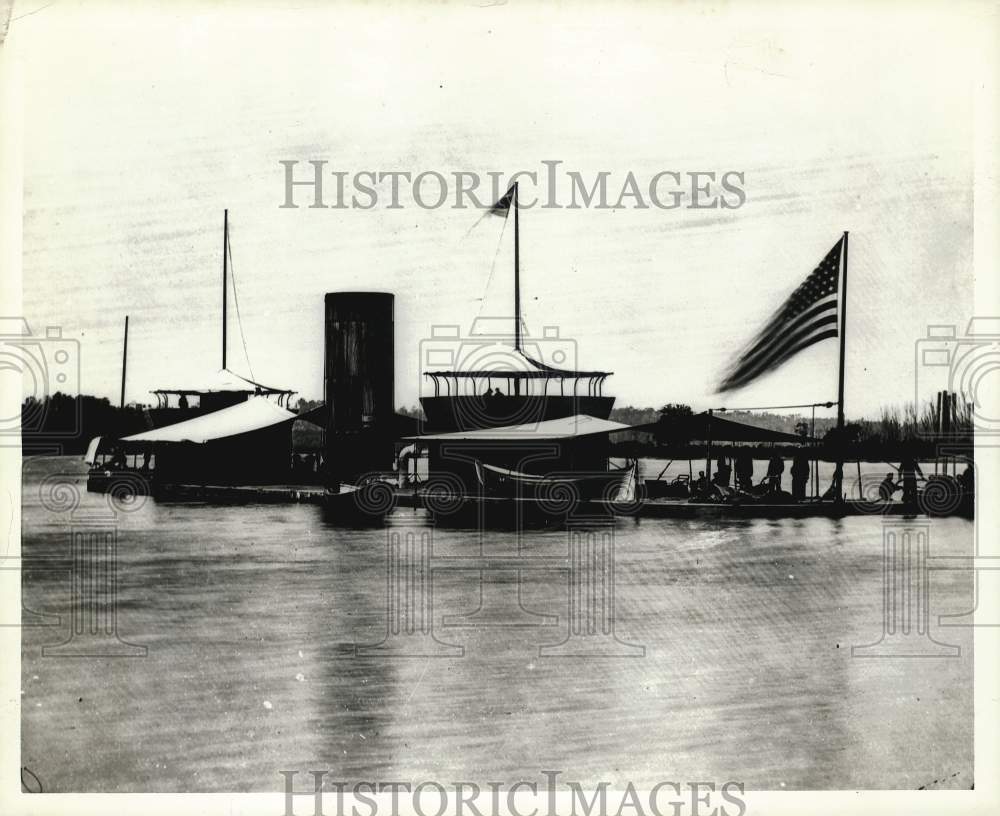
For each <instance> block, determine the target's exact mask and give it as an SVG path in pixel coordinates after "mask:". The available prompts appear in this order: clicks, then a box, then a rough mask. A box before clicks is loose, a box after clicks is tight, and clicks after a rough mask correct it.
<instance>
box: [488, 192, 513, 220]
mask: <svg viewBox="0 0 1000 816" xmlns="http://www.w3.org/2000/svg"><path fill="white" fill-rule="evenodd" d="M516 201H517V185H516V184H513V185H511V188H510V189H509V190H508V191H507V195H505V196H504V197H503V198H501V199H500V200H499V201H498V202H497V203H496V204H494V205H493V206H492V207H490V215H502V216H505V217H506V215H507V214H508V213H509V212H510V208H511V206H512V205H513V204H514V203H515V202H516Z"/></svg>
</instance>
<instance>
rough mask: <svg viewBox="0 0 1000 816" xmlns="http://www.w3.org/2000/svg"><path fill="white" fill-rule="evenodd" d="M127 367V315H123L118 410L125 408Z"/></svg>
mask: <svg viewBox="0 0 1000 816" xmlns="http://www.w3.org/2000/svg"><path fill="white" fill-rule="evenodd" d="M127 365H128V315H125V343H124V345H123V346H122V395H121V399H120V400H119V402H118V407H119V408H124V407H125V368H126V366H127Z"/></svg>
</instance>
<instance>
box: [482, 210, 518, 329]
mask: <svg viewBox="0 0 1000 816" xmlns="http://www.w3.org/2000/svg"><path fill="white" fill-rule="evenodd" d="M509 220H510V219H508V218H506V217H504V219H503V227H501V228H500V237H499V238H497V249H496V252H494V253H493V263H492V264H490V276H489V277H488V278H487V279H486V286H484V287H483V297H482V299H481V300H480V301H479V312H478V313H477V314H476V317H477V318H479V317H482V316H483V308H484V307H485V306H486V294H487V292H489V290H490V284H491V283H493V273H494V272H496V271H497V258H499V257H500V247H502V246H503V236H504V233H505V232H507V221H509Z"/></svg>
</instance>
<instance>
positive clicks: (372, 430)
mask: <svg viewBox="0 0 1000 816" xmlns="http://www.w3.org/2000/svg"><path fill="white" fill-rule="evenodd" d="M393 301H394V296H393V295H391V294H389V293H388V292H330V293H328V294H327V295H326V348H325V362H324V367H323V368H324V392H325V396H326V406H327V411H328V420H327V431H326V448H327V452H326V463H327V473H328V475H329V477H330V480H331V482H333V481H338V482H339V481H345V482H353V481H355V480H356V479H357V478H358V477H360V476H363V475H364V474H366V473H370V472H373V471H382V470H391V468H392V454H393V441H394V439H393V427H394V423H393V419H394V416H395V399H394V390H393V389H394V379H395V365H394V354H393V345H394V323H393Z"/></svg>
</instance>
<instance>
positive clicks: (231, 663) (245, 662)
mask: <svg viewBox="0 0 1000 816" xmlns="http://www.w3.org/2000/svg"><path fill="white" fill-rule="evenodd" d="M662 464H665V463H661V464H660V467H662ZM686 467H687V465H686V462H685V463H684V469H685V470H686ZM646 470H647V474H649V473H650V471H652V475H655V472H656V471H657V470H659V467H657V466H656V465H655V464H654V463H651V464H650V466H649V467H647V469H646ZM57 472H62V473H74V474H77V475H76V476H75V477H74V479H75V481H76V483H77V485H78V487H79V489H80V491H81V498H80V505H79V507H78V508H77V509H76V511H75V513H74V514H72V515H71V514H70V513H68V512H57V511H55V510H53V509H50V508H47V507H45V506H43V504H42V503H41V500H40V484H41V482H42V480H43V479H44V478H45V477H46V476H47V475H49V474H51V473H57ZM873 472H875V473H879V474H881V473H883V472H884V468H883V467H881V466H876V467H875V468H873ZM82 474H83V466H82V464H81V463H80V462H79V460H73V459H69V458H63V459H35V460H29V461H27V462H26V464H25V486H24V492H23V504H24V509H23V533H24V535H23V554H24V556H25V557H27V558H31V559H37V560H34V561H33V562H32V563H35V564H37V565H42V566H45V565H46V564H47V565H48V566H49V567H50V569H39V570H32V571H28V572H26V574H25V578H24V584H23V586H24V603H25V606H26V607H27V609H29V610H31V612H32V613H36V614H39V615H48V616H53V615H60V616H61V624H60V625H53V626H30V627H26V628H25V629H24V639H23V651H22V657H23V678H22V684H23V687H22V697H21V703H22V753H23V758H22V764H23V765H25V766H27V767H28V768H30V769H31V770H32V771H33V772H34V773H35V774H36V775H37V777H38V778H39V779H40V780H41V782H42V784H43V785H44V789H45V790H47V791H125V790H131V791H186V790H187V791H223V790H248V791H250V790H253V791H279V790H281V789H282V785H283V779H282V777H280V776H279V774H278V771H279V769H299V770H300V771H302V772H304V771H305V770H306V769H309V768H330V769H332V770H333V773H334V775H335V777H336V778H338V779H341V780H348V781H352V780H360V779H381V780H413V781H418V780H422V779H442V780H459V779H462V780H471V781H479V782H481V783H485V782H486V781H487V780H506V781H514V780H516V779H540V772H541V770H542V769H551V768H557V769H562V770H563V771H564V777H563V778H564V779H576V780H581V781H585V782H591V783H595V782H597V781H599V780H602V779H607V780H610V781H612V782H614V783H616V784H619V785H624V784H625V783H626V782H627V781H629V780H631V781H633V782H634V783H635V784H636V785H637V786H640V785H643V784H645V785H646V786H649V785H651V784H654V783H655V782H657V781H659V780H664V779H667V780H729V779H734V780H739V781H743V782H744V783H745V784H746V785H747V787H748V788H751V789H764V788H768V789H781V788H785V789H796V788H824V787H834V788H872V787H883V788H916V787H919V786H921V785H926V784H930V783H932V782H933V781H934V780H942V779H947V780H948V781H947V782H945V783H944V784H945V785H952V786H955V787H968V786H970V785H971V784H972V665H973V664H972V639H971V637H970V636H969V630H968V629H963V628H954V627H948V628H941V627H939V626H938V625H937V616H938V615H939V614H959V613H963V612H966V611H968V610H970V609H971V608H972V605H973V603H972V578H971V574H970V573H963V572H935V573H933V574H932V576H931V597H930V607H931V621H932V633H933V634H934V635H935V637H936V638H937V639H938V640H939V641H942V642H946V643H949V644H954V645H957V646H959V647H960V648H961V654H960V656H958V657H952V658H945V657H937V658H928V659H914V658H899V657H896V658H880V659H860V658H854V657H852V655H851V646H852V645H861V644H866V643H871V642H873V641H876V640H878V639H879V637H880V635H881V632H882V625H883V624H882V620H883V619H882V606H881V603H882V595H881V587H882V520H881V519H880V518H877V517H875V518H873V517H854V518H848V519H844V520H842V521H831V520H826V519H813V520H805V521H792V520H790V521H764V520H761V521H701V520H693V521H691V520H688V521H674V520H652V519H650V520H640V521H638V522H637V521H633V520H627V521H620V522H619V523H617V524H616V525H615V527H614V554H615V565H616V572H615V578H616V581H615V596H614V605H615V634H616V636H617V641H613V640H611V639H610V638H609V639H605V640H604V641H602V642H603V643H605V644H606V645H607V646H608V650H610V651H612V652H617V653H618V656H605V657H600V658H595V657H580V656H577V657H553V656H548V655H540V652H539V647H540V646H542V645H545V644H553V643H559V642H560V641H563V640H565V639H566V638H567V634H568V631H569V630H568V623H567V611H568V603H569V600H568V599H569V589H568V579H567V575H568V574H569V573H568V572H567V570H566V569H565V567H564V566H560V564H562V562H561V561H560V559H561V558H562V557H563V556H565V554H566V552H567V533H566V532H565V531H558V530H554V531H545V532H530V533H527V534H525V535H524V537H523V538H522V540H521V541H520V547H521V550H522V553H521V554H522V556H523V557H524V558H525V559H526V561H525V563H529V562H528V561H527V559H530V558H532V557H534V558H535V559H536V560H535V561H534V562H530V567H529V568H526V569H524V570H522V572H521V575H520V581H518V573H517V572H515V571H513V570H510V569H507V570H503V569H490V570H483V571H481V572H480V571H478V570H476V569H455V568H453V567H455V566H456V565H457V566H461V564H460V563H458V561H457V559H458V557H461V556H470V555H476V554H479V553H480V552H486V553H487V554H489V555H491V556H493V557H494V559H502V558H503V557H505V556H510V555H514V554H516V552H517V547H518V545H519V544H518V541H517V539H516V538H515V536H514V534H513V533H491V534H490V535H489V537H488V538H487V539H486V540H485V541H480V540H479V539H478V537H477V535H476V534H475V533H474V532H471V531H463V530H449V529H442V528H438V529H435V530H433V552H434V559H435V560H434V561H433V562H432V564H434V565H435V567H436V569H435V572H434V577H433V589H434V595H433V627H434V632H435V635H436V637H437V638H438V641H439V642H443V643H447V644H452V645H453V646H456V647H464V656H462V657H449V656H441V655H439V656H437V657H392V658H386V657H384V656H380V655H378V654H377V653H363V654H362V655H360V656H355V646H356V645H358V644H360V645H364V644H374V643H378V642H379V641H382V640H383V639H384V638H385V636H386V629H387V610H386V603H387V600H386V598H387V585H388V586H391V585H392V582H391V581H390V582H388V584H387V575H386V549H387V548H386V540H387V534H386V531H385V530H382V529H378V530H343V529H336V528H334V527H332V526H330V525H329V524H327V523H325V522H324V519H323V513H322V511H321V509H320V508H318V507H314V506H309V505H288V506H284V505H282V506H256V507H210V506H177V505H174V506H170V505H157V504H155V503H153V502H152V501H149V502H146V503H145V504H144V505H143V506H142V507H140V508H138V509H135V510H133V511H131V512H127V513H119V514H118V515H117V529H118V581H119V607H118V608H119V613H118V634H119V636H120V637H121V638H122V639H123V640H124V641H128V642H130V643H133V644H141V645H143V646H145V647H146V648H147V649H148V654H147V656H145V657H138V658H120V657H119V658H109V657H99V658H94V657H90V658H87V657H77V658H70V657H53V656H45V657H43V656H42V647H43V646H44V645H47V644H58V643H60V642H62V641H65V640H66V639H67V637H68V635H69V623H68V621H69V611H70V597H71V590H70V583H69V576H68V573H67V572H66V571H65V570H63V571H60V570H59V569H58V567H59V566H60V565H62V566H65V565H66V564H67V563H68V557H69V554H70V551H71V547H70V541H71V538H70V535H71V534H70V530H71V525H73V524H76V525H77V526H82V524H83V516H84V514H85V513H87V512H96V511H100V510H102V509H106V508H107V504H106V501H105V498H104V497H103V496H100V495H90V494H87V493H86V492H84V489H85V485H84V479H83V477H82ZM396 522H397V524H398V525H400V526H402V527H403V528H404V529H408V528H412V529H414V530H415V531H416V532H417V534H418V535H419V534H421V533H422V532H426V528H425V520H424V519H423V517H422V516H421V515H419V514H414V513H413V511H402V513H401V514H400V515H399V516H398V517H397V518H396ZM921 523H923V522H921ZM972 531H973V527H972V524H971V523H970V522H968V521H965V520H961V519H935V520H934V521H932V522H931V524H930V541H931V551H932V552H931V554H932V555H934V554H942V555H944V554H949V555H954V554H970V553H971V552H972V547H973V541H972ZM477 563H479V562H477ZM497 564H498V565H499V566H505V565H506V566H509V562H501V561H497ZM52 567H56V568H54V569H53V568H52ZM448 567H452V568H448ZM518 583H520V598H521V607H518V605H517V597H518ZM481 604H482V607H483V608H482V610H481V611H480V613H479V614H478V615H477V616H475V617H472V618H469V617H468V616H469V614H470V613H472V612H474V611H475V610H476V609H477V608H478V607H480V605H481ZM522 607H523V608H522ZM525 610H527V611H525ZM46 620H48V621H52V618H47V619H46ZM37 621H38V619H37V618H35V617H32V615H30V614H28V613H26V614H25V618H24V622H25V623H26V624H27V623H31V622H37ZM446 624H451V625H446ZM404 631H405V628H404ZM410 642H413V641H412V639H411V641H410ZM420 642H421V643H423V644H424V646H427V645H428V643H429V644H430V645H432V646H435V648H437V649H439V650H442V651H444V650H445V647H444V646H442V645H441V644H440V643H439V642H438V643H436V642H434V641H430V640H429V639H427V638H425V639H423V640H421V641H420ZM571 642H572V641H571ZM589 642H593V641H589ZM629 646H631V647H644V655H643V656H639V657H636V656H632V657H629V656H624V654H623V653H629V652H631V653H634V652H635V651H636V649H634V648H631V649H630V648H629ZM425 651H426V649H425ZM571 651H572V650H571ZM410 653H411V654H412V650H411V652H410Z"/></svg>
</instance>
